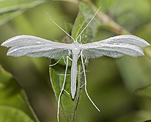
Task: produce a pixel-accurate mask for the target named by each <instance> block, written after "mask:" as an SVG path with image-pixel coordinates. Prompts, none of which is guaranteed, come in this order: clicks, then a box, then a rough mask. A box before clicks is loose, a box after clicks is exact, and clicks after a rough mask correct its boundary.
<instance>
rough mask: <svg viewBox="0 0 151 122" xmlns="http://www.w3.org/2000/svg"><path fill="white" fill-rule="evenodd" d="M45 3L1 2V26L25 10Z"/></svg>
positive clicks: (26, 0)
mask: <svg viewBox="0 0 151 122" xmlns="http://www.w3.org/2000/svg"><path fill="white" fill-rule="evenodd" d="M44 2H45V0H1V1H0V25H2V24H4V23H5V22H7V21H8V20H10V19H12V18H13V17H15V16H17V15H19V14H20V13H22V12H24V11H25V10H27V9H29V8H32V7H34V6H36V5H39V4H41V3H44Z"/></svg>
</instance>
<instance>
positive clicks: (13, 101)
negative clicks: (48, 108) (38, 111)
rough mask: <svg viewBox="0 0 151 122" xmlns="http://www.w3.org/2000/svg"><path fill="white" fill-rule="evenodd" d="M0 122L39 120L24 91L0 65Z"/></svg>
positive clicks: (30, 121)
mask: <svg viewBox="0 0 151 122" xmlns="http://www.w3.org/2000/svg"><path fill="white" fill-rule="evenodd" d="M0 122H39V121H38V119H37V117H36V116H35V114H34V113H33V110H32V109H31V107H30V105H29V103H28V101H27V97H26V95H25V93H24V91H23V90H22V89H21V88H20V86H19V84H18V83H17V82H16V81H15V79H14V78H13V77H12V75H11V74H10V73H8V72H6V71H5V70H4V69H3V68H2V67H1V65H0Z"/></svg>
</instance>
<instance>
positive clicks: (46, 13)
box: [45, 11, 75, 42]
mask: <svg viewBox="0 0 151 122" xmlns="http://www.w3.org/2000/svg"><path fill="white" fill-rule="evenodd" d="M45 12H46V11H45ZM46 14H47V15H48V17H49V18H50V20H51V22H52V23H54V24H55V25H56V26H57V27H58V28H59V29H61V30H62V31H63V32H64V33H65V34H67V36H69V37H70V38H71V39H72V40H73V41H74V42H75V39H74V38H73V37H72V36H71V35H69V34H68V33H67V32H66V31H65V30H64V29H63V28H61V27H60V26H59V25H58V24H57V23H55V22H54V21H53V19H52V18H51V17H50V15H49V14H48V13H47V12H46Z"/></svg>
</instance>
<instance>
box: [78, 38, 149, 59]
mask: <svg viewBox="0 0 151 122" xmlns="http://www.w3.org/2000/svg"><path fill="white" fill-rule="evenodd" d="M149 45H150V44H149V43H148V42H146V41H145V40H143V39H141V38H139V37H137V36H133V35H120V36H115V37H111V38H108V39H105V40H102V41H98V42H93V43H87V44H82V45H80V48H81V50H82V54H83V55H84V57H86V58H96V57H101V56H109V57H112V58H118V57H121V56H123V55H130V56H133V57H136V56H142V55H144V52H143V50H142V49H141V47H146V46H149Z"/></svg>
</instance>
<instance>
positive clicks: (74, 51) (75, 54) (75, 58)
mask: <svg viewBox="0 0 151 122" xmlns="http://www.w3.org/2000/svg"><path fill="white" fill-rule="evenodd" d="M72 48H73V49H72V66H71V96H72V99H74V97H75V93H76V83H77V61H78V58H79V53H80V49H79V43H78V42H73V47H72Z"/></svg>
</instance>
